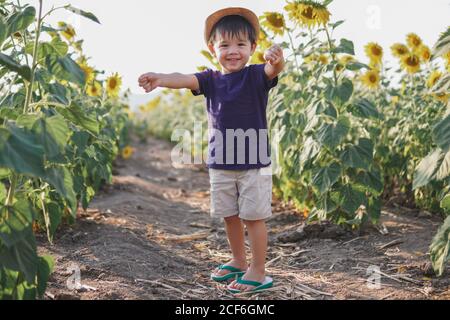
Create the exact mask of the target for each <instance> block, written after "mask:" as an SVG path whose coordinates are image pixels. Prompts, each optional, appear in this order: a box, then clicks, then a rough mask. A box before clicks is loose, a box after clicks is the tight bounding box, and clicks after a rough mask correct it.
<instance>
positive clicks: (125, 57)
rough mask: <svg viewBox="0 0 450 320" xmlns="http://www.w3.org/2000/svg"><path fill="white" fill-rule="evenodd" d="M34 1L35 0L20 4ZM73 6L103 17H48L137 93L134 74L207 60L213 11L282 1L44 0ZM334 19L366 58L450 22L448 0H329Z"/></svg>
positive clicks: (434, 34)
mask: <svg viewBox="0 0 450 320" xmlns="http://www.w3.org/2000/svg"><path fill="white" fill-rule="evenodd" d="M25 2H28V3H31V4H33V5H35V6H37V3H38V1H37V0H29V1H26V0H22V3H25ZM68 3H70V4H72V5H73V6H75V7H79V8H80V9H83V10H86V11H91V12H92V13H94V14H95V15H96V16H97V17H98V18H99V20H100V22H101V23H102V24H101V25H98V24H96V23H93V22H91V21H90V20H86V19H84V18H83V19H81V20H80V19H77V18H75V17H74V15H72V14H71V13H69V12H67V11H60V12H59V13H55V14H54V15H52V16H51V17H50V19H49V21H50V22H56V21H60V20H64V21H67V22H68V23H71V24H73V25H74V26H75V28H76V31H77V34H78V37H79V38H82V39H84V40H85V44H84V49H85V52H86V54H87V55H88V56H90V57H92V59H91V63H92V64H94V65H95V66H97V67H98V68H100V69H104V70H106V71H108V73H110V72H119V73H120V74H121V75H122V77H123V82H124V87H125V88H127V87H129V88H130V89H131V90H132V92H133V93H134V94H142V91H141V90H140V88H139V87H138V85H137V78H138V76H139V75H140V74H142V73H145V72H149V71H152V72H167V73H169V72H182V73H194V72H196V67H197V66H200V65H204V64H207V63H206V60H205V59H204V58H203V56H202V55H200V53H199V52H200V50H201V49H204V48H205V45H204V43H203V26H204V20H205V18H206V17H207V16H208V15H209V14H211V13H212V12H213V11H215V10H218V9H221V8H224V7H228V6H243V7H247V8H249V9H251V10H253V11H254V12H255V13H256V14H257V15H261V14H262V13H263V12H265V11H275V10H278V11H281V9H282V8H283V7H284V5H285V4H286V1H285V0H270V1H269V0H245V1H238V0H214V1H213V0H192V1H186V0H163V1H154V0H147V1H145V0H127V1H117V0H90V1H87V0H68V1H62V0H44V4H45V7H46V8H50V7H51V6H52V5H54V6H60V5H64V4H68ZM330 11H331V13H332V21H338V20H346V22H345V23H344V24H343V25H341V26H340V27H339V29H338V31H337V32H336V34H335V35H336V37H345V38H347V39H349V40H352V41H353V42H354V43H355V49H356V55H357V57H359V58H360V59H361V60H364V59H365V57H364V54H363V50H364V49H363V48H364V45H365V44H367V42H370V41H375V42H378V43H380V44H381V45H382V46H383V47H384V48H385V52H386V53H387V59H388V60H389V59H390V50H389V47H390V46H391V45H392V44H393V43H394V42H404V41H405V40H404V39H405V35H406V34H407V33H409V32H415V33H417V34H418V35H419V36H421V37H422V39H423V40H424V42H425V43H426V44H427V45H429V46H430V47H431V46H432V45H434V43H435V42H436V40H437V38H438V37H439V34H440V33H441V32H443V31H444V30H445V29H446V28H447V27H448V26H449V25H450V0H429V1H427V2H424V1H423V0H334V2H333V3H332V4H331V6H330Z"/></svg>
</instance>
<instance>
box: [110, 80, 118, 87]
mask: <svg viewBox="0 0 450 320" xmlns="http://www.w3.org/2000/svg"><path fill="white" fill-rule="evenodd" d="M109 87H110V88H111V89H115V88H116V87H117V80H116V79H114V78H112V79H111V80H110V81H109Z"/></svg>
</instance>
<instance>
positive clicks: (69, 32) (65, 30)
mask: <svg viewBox="0 0 450 320" xmlns="http://www.w3.org/2000/svg"><path fill="white" fill-rule="evenodd" d="M58 26H59V27H60V28H61V34H62V35H63V36H64V38H66V39H67V40H69V41H71V40H72V39H73V38H74V37H75V36H76V32H75V29H74V28H73V27H72V26H71V25H70V24H67V23H65V22H62V21H60V22H58Z"/></svg>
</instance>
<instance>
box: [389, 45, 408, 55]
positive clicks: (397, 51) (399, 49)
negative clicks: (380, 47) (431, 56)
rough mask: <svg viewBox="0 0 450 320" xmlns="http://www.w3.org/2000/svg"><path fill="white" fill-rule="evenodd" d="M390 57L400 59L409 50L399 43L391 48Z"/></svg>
mask: <svg viewBox="0 0 450 320" xmlns="http://www.w3.org/2000/svg"><path fill="white" fill-rule="evenodd" d="M391 50H392V55H393V56H394V57H397V58H401V57H403V56H405V55H406V54H408V53H409V49H408V47H407V46H405V45H404V44H401V43H395V44H394V45H392V47H391Z"/></svg>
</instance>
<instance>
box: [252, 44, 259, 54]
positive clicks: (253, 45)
mask: <svg viewBox="0 0 450 320" xmlns="http://www.w3.org/2000/svg"><path fill="white" fill-rule="evenodd" d="M257 46H258V44H257V43H253V44H252V54H251V55H253V54H254V53H255V51H256V47H257Z"/></svg>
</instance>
